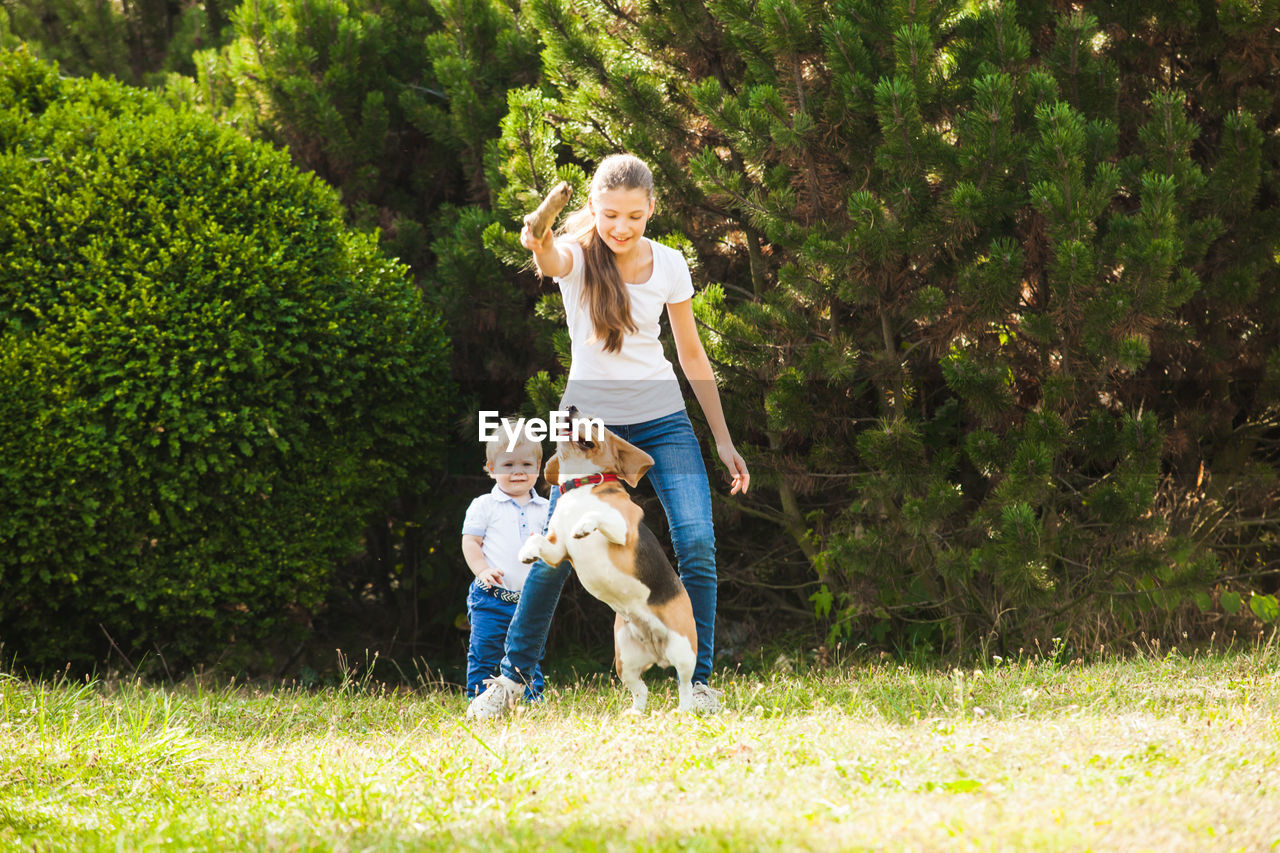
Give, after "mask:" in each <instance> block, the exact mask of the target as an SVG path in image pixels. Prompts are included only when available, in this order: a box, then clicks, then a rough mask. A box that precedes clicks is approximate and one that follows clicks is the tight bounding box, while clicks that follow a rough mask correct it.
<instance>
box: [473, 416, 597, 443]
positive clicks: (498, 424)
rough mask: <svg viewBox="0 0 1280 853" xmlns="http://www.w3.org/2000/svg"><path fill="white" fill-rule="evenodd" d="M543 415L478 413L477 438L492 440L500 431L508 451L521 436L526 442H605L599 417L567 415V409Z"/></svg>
mask: <svg viewBox="0 0 1280 853" xmlns="http://www.w3.org/2000/svg"><path fill="white" fill-rule="evenodd" d="M547 418H548V420H546V421H544V420H543V419H542V418H529V419H528V420H526V419H524V418H516V420H515V422H514V423H512V421H511V419H510V418H503V417H499V416H498V413H497V412H496V411H481V412H480V441H481V442H486V441H493V440H494V439H495V438H497V437H498V435H499V434H500V433H501V434H503V435H505V436H506V437H507V452H508V453H510V452H511V451H513V450H515V449H516V445H517V444H518V443H519V442H520V436H522V435H523V436H524V437H525V438H526V439H528V440H529V441H542V440H544V439H547V438H550V439H551V440H552V441H569V440H571V439H572V440H573V441H604V421H602V420H600V419H599V418H572V419H571V418H570V417H569V413H568V412H548V413H547Z"/></svg>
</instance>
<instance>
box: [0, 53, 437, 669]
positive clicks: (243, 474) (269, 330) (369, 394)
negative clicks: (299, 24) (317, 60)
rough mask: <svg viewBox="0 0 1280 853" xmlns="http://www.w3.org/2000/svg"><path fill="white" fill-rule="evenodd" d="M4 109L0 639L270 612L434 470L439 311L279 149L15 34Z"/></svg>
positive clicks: (321, 580) (23, 653)
mask: <svg viewBox="0 0 1280 853" xmlns="http://www.w3.org/2000/svg"><path fill="white" fill-rule="evenodd" d="M0 104H4V105H5V107H4V108H3V109H0V388H3V393H0V542H3V543H4V546H3V550H0V590H2V594H0V641H3V643H4V653H5V655H7V656H13V655H16V656H17V658H18V660H19V661H21V662H22V663H24V664H29V665H33V666H46V665H51V664H52V665H56V664H58V663H59V662H62V661H74V662H77V663H88V662H91V661H94V660H101V659H102V657H103V655H104V653H106V652H107V651H108V644H109V643H111V642H113V643H114V644H115V645H116V646H117V647H118V648H119V650H120V652H122V653H124V654H126V655H129V656H131V657H133V656H135V655H136V654H138V653H150V652H157V651H158V652H159V653H161V654H163V655H164V660H165V661H167V663H168V664H169V665H170V666H174V665H175V661H177V660H181V661H186V662H191V661H195V660H199V659H201V658H202V656H206V655H208V654H210V653H211V652H212V651H214V650H216V649H219V648H221V647H222V646H223V644H225V643H226V642H228V641H229V640H231V639H232V638H233V637H235V638H237V639H240V640H241V641H245V640H249V639H254V638H260V637H265V636H269V635H271V634H272V633H273V632H275V631H277V630H279V629H280V628H281V626H283V625H286V624H287V618H286V617H287V614H289V613H296V612H297V611H298V609H299V608H301V609H306V608H308V607H312V606H314V605H316V604H317V603H318V602H319V601H320V600H321V599H322V598H323V595H324V592H325V589H326V584H327V583H328V579H329V577H330V575H331V572H332V571H333V567H334V565H335V562H336V561H337V560H340V559H342V558H343V557H345V556H347V555H349V554H350V553H352V552H353V551H354V550H356V549H357V548H358V547H359V544H360V536H361V531H362V529H363V527H364V525H365V523H366V522H368V521H369V519H370V518H371V516H372V515H373V514H374V513H375V512H377V511H378V510H380V509H381V508H383V507H384V506H386V505H387V504H388V503H389V502H390V501H391V500H393V499H394V498H395V496H396V495H397V494H398V493H400V492H401V491H403V490H405V489H408V488H410V487H414V486H417V485H419V484H420V482H421V480H422V475H423V473H424V471H425V469H426V466H427V465H428V464H429V463H430V461H431V458H432V453H433V450H434V448H435V447H436V446H437V444H438V442H437V436H438V435H439V433H440V432H441V431H442V429H443V427H442V425H443V424H444V423H445V420H446V418H447V412H446V411H445V410H446V408H447V406H448V402H447V401H448V400H449V399H451V390H450V388H449V387H448V384H447V382H441V376H443V375H445V374H447V370H448V367H447V364H448V342H447V340H446V338H445V335H444V332H443V330H442V328H441V324H440V322H439V319H438V317H437V316H435V314H434V313H433V312H431V311H429V310H428V309H427V308H426V307H425V306H424V303H423V301H422V298H421V295H420V293H419V291H418V290H417V288H416V287H414V286H413V285H412V284H411V283H410V282H409V281H408V279H407V277H406V272H405V269H404V267H403V266H401V265H399V264H397V263H395V262H393V261H390V260H388V259H387V258H386V257H384V256H383V255H382V254H381V253H380V252H379V250H378V248H377V244H376V240H375V238H374V237H373V236H371V235H368V234H363V233H355V232H351V231H348V230H347V229H346V228H345V227H344V226H343V224H342V217H341V210H340V207H339V204H338V201H337V198H336V196H335V194H334V193H333V192H332V190H330V189H328V188H327V187H325V186H324V185H322V184H320V183H319V182H318V181H317V180H316V179H315V178H314V176H311V175H308V174H303V173H301V172H299V171H298V170H297V169H295V168H294V167H293V166H291V165H290V163H289V159H288V156H287V155H286V154H285V153H284V152H281V151H277V150H273V149H271V148H269V147H267V146H265V145H262V144H260V143H255V142H251V141H249V140H246V139H244V138H242V137H241V136H239V135H238V134H236V133H234V132H233V131H231V130H228V129H226V128H223V127H221V126H219V125H217V124H216V123H215V122H213V121H212V120H210V119H209V118H207V117H204V116H200V115H197V114H194V113H192V112H189V111H186V110H175V109H173V108H171V107H169V106H166V105H165V104H164V103H163V102H162V101H161V100H160V99H159V98H157V97H155V96H152V95H150V94H147V93H143V92H140V91H137V90H132V89H129V88H128V87H125V86H123V85H120V84H118V83H114V82H106V81H102V80H97V79H95V80H90V81H86V80H62V79H59V77H58V75H57V72H56V70H55V69H54V68H52V67H50V66H47V65H43V64H41V63H38V62H36V61H34V60H32V59H30V58H29V57H27V56H26V55H25V54H23V53H2V54H0ZM108 637H109V638H110V639H108ZM133 659H134V660H136V657H134V658H133Z"/></svg>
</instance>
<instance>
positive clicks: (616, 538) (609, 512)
mask: <svg viewBox="0 0 1280 853" xmlns="http://www.w3.org/2000/svg"><path fill="white" fill-rule="evenodd" d="M597 530H599V531H600V534H601V535H602V536H604V538H605V539H607V540H609V541H610V542H612V543H613V544H614V545H625V544H627V520H626V519H625V518H623V517H622V513H620V512H618V511H617V510H616V509H612V508H610V509H604V510H592V511H591V512H587V513H583V515H582V518H580V519H578V523H577V524H575V525H574V526H573V538H574V539H585V538H586V537H588V536H590V535H591V534H592V533H595V532H596V531H597Z"/></svg>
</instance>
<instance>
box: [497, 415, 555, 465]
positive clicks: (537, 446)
mask: <svg viewBox="0 0 1280 853" xmlns="http://www.w3.org/2000/svg"><path fill="white" fill-rule="evenodd" d="M502 422H503V423H507V422H508V421H507V419H506V418H503V419H502ZM510 442H511V439H510V438H509V437H508V436H507V431H506V430H505V429H502V428H501V427H499V428H498V434H497V435H495V436H494V437H493V438H491V439H489V440H488V441H486V442H485V443H484V460H485V461H484V469H485V470H486V471H488V470H489V469H490V468H492V467H493V464H494V463H495V462H497V461H498V454H499V453H506V452H507V445H508V444H510ZM522 447H531V448H533V461H534V464H536V465H537V466H538V467H539V468H541V467H542V443H541V442H538V441H534V440H533V439H531V438H529V436H528V435H526V434H525V433H523V432H521V433H520V435H519V436H517V437H516V443H515V446H514V447H512V448H511V452H512V453H514V452H516V451H517V450H519V449H520V448H522Z"/></svg>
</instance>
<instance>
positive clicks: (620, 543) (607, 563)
mask: <svg viewBox="0 0 1280 853" xmlns="http://www.w3.org/2000/svg"><path fill="white" fill-rule="evenodd" d="M569 416H570V418H577V417H580V416H579V415H578V410H577V409H576V408H572V407H571V408H570V409H569ZM651 467H653V457H652V456H650V455H649V454H647V453H645V452H644V451H643V450H641V449H640V448H638V447H635V446H633V445H631V444H628V443H627V442H625V441H623V440H622V439H620V438H618V437H617V436H616V435H614V434H613V433H611V432H609V431H608V430H605V431H604V439H603V441H591V440H589V438H587V437H583V438H581V439H580V438H579V437H578V436H577V435H575V436H574V437H573V438H571V439H567V440H564V441H561V442H559V443H558V445H557V449H556V452H555V454H554V455H553V456H552V457H551V458H550V459H549V460H547V464H546V468H545V475H546V478H547V482H548V483H551V484H552V486H551V488H553V489H559V490H560V495H559V498H558V500H557V501H556V508H555V512H554V513H552V515H551V520H550V522H549V524H548V526H547V534H546V535H545V536H543V535H540V534H535V535H533V536H530V537H529V538H528V539H527V540H526V541H525V544H524V546H523V547H522V548H521V549H520V554H519V559H520V560H521V561H522V562H525V563H532V562H534V561H535V560H538V559H542V560H545V561H546V562H547V563H548V564H550V565H553V566H554V565H556V564H558V563H560V562H561V561H563V560H565V559H568V560H569V561H570V562H571V563H572V564H573V570H574V571H575V572H577V574H578V579H579V580H580V581H581V582H582V585H583V586H584V587H585V588H586V590H587V592H589V593H591V594H592V595H594V596H595V597H596V598H598V599H600V600H601V601H603V602H604V603H605V604H607V605H609V606H610V607H612V608H613V610H614V612H615V613H616V614H617V616H616V617H615V618H614V625H613V639H614V652H615V657H614V659H615V662H616V665H617V670H618V677H619V678H621V679H622V683H623V684H625V685H627V687H628V688H630V690H631V695H632V701H631V708H632V710H633V711H637V712H638V711H643V710H644V706H645V701H646V700H647V699H648V696H649V689H648V688H647V687H645V684H644V681H643V680H642V679H641V677H640V676H641V674H642V673H643V672H644V671H645V670H647V669H648V668H649V667H650V666H652V665H654V664H658V665H659V666H673V667H675V670H676V679H677V683H678V685H679V692H680V705H679V708H678V710H680V711H692V710H693V685H692V678H693V667H694V663H695V661H696V659H697V652H696V649H697V646H698V634H697V627H696V625H695V624H694V621H693V607H692V605H691V604H690V603H689V594H688V593H687V592H685V589H684V584H682V583H681V582H680V577H679V576H678V575H677V574H676V572H675V570H674V569H672V568H671V563H670V561H668V560H667V557H666V555H665V554H664V553H663V551H662V546H661V545H659V544H658V540H657V537H655V536H654V535H653V532H652V531H650V530H649V528H648V527H646V526H645V524H644V522H643V521H642V520H641V519H642V517H643V515H644V511H643V510H641V509H640V507H639V506H638V505H636V504H635V503H634V502H633V501H632V500H631V498H630V497H629V496H628V495H627V490H626V489H624V488H623V487H622V485H621V483H620V482H619V481H620V480H621V481H622V482H625V483H626V484H627V485H629V486H631V487H632V488H635V486H636V485H637V484H638V483H639V482H640V479H641V478H642V477H643V476H644V475H645V472H646V471H648V470H649V469H650V468H651Z"/></svg>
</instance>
